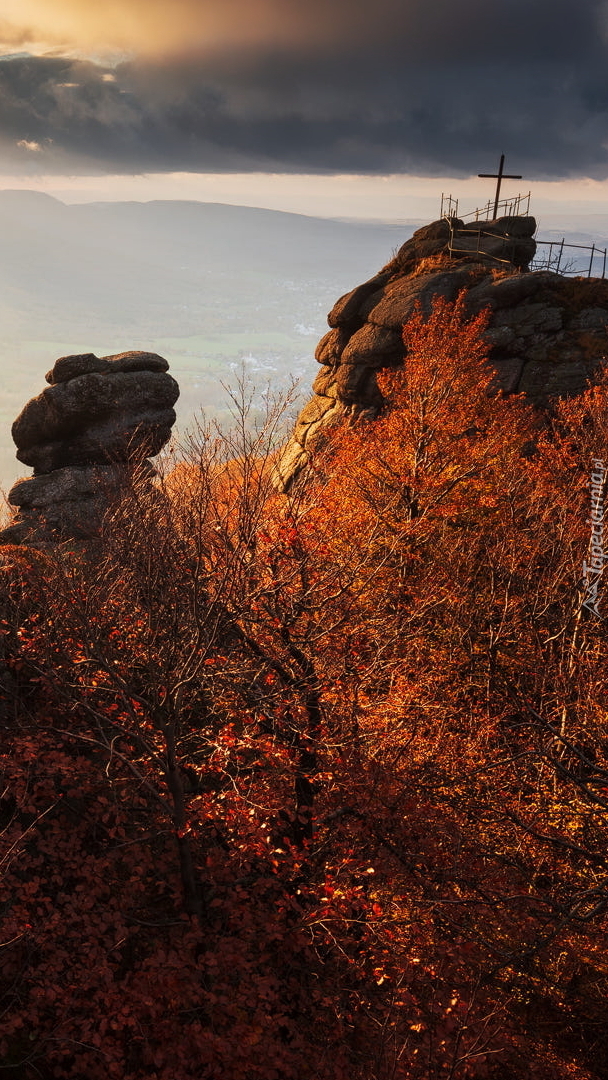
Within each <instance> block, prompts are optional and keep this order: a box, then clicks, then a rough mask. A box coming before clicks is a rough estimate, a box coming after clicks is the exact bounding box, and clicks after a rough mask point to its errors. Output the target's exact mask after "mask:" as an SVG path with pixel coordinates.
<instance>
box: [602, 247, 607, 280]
mask: <svg viewBox="0 0 608 1080" xmlns="http://www.w3.org/2000/svg"><path fill="white" fill-rule="evenodd" d="M605 276H606V248H604V261H603V263H602V281H603V280H604V278H605Z"/></svg>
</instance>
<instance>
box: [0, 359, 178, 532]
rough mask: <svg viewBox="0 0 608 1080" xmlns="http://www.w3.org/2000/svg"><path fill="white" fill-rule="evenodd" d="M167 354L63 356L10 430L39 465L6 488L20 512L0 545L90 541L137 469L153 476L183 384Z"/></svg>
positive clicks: (28, 459)
mask: <svg viewBox="0 0 608 1080" xmlns="http://www.w3.org/2000/svg"><path fill="white" fill-rule="evenodd" d="M168 367H169V365H168V363H167V361H166V360H164V359H163V357H162V356H158V355H157V354H156V353H149V352H124V353H119V354H117V355H114V356H104V357H98V356H95V355H94V354H93V353H85V354H82V355H77V356H63V357H61V358H60V359H59V360H57V362H56V363H55V365H54V367H53V368H52V370H51V371H49V373H48V374H47V376H46V381H47V382H48V383H50V386H48V387H47V389H46V390H44V391H43V392H42V393H41V394H39V395H38V397H35V398H33V399H32V400H31V401H29V402H28V404H27V405H26V406H25V408H24V409H23V410H22V412H21V413H20V415H19V416H18V417H17V419H16V420H15V423H14V424H13V428H12V434H13V439H14V442H15V443H16V446H17V458H18V460H19V461H22V462H23V463H24V464H25V465H29V466H31V467H32V468H33V469H34V474H33V476H31V477H28V478H27V479H24V480H20V481H18V482H17V483H16V484H15V485H14V487H13V488H12V489H11V491H10V492H9V496H8V499H9V503H11V505H13V506H15V507H18V513H17V514H16V517H15V519H14V521H13V522H12V524H11V525H10V526H9V528H7V529H5V530H4V531H3V532H2V533H0V543H4V544H8V543H11V544H19V543H24V542H32V543H36V542H40V541H56V540H62V539H90V538H93V537H95V536H96V535H98V534H99V531H100V529H101V525H102V522H103V518H104V515H105V514H106V513H107V510H108V508H109V507H110V506H111V505H112V502H113V501H114V500H115V498H116V496H117V494H119V492H120V490H121V488H122V487H123V486H124V485H125V483H127V482H128V480H129V479H130V477H131V475H132V473H133V470H134V469H135V468H137V470H138V475H139V476H142V475H143V476H146V475H147V476H148V477H150V478H151V477H153V476H154V475H155V470H154V468H153V466H152V465H151V463H150V462H149V461H147V458H148V457H150V456H153V455H155V454H158V452H159V451H160V450H161V449H162V447H163V446H164V445H165V443H166V442H167V441H168V440H169V438H170V435H171V428H172V426H173V424H174V423H175V411H174V409H173V406H174V404H175V402H176V401H177V398H178V396H179V387H178V385H177V383H176V381H175V379H173V378H172V377H171V375H168V374H167V369H168Z"/></svg>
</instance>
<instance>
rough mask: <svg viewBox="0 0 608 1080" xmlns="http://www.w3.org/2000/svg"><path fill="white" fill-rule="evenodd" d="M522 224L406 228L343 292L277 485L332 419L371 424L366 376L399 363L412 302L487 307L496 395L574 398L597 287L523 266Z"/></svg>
mask: <svg viewBox="0 0 608 1080" xmlns="http://www.w3.org/2000/svg"><path fill="white" fill-rule="evenodd" d="M535 229H536V222H535V220H534V218H532V217H508V218H500V219H498V220H497V221H491V222H474V223H473V224H472V225H470V226H464V225H463V223H462V222H461V221H457V220H456V219H454V218H452V219H449V220H448V219H446V218H443V219H441V220H439V221H435V222H433V223H432V224H431V225H427V226H425V227H424V228H422V229H419V230H418V231H417V232H415V233H414V235H413V236H412V238H411V239H410V240H408V241H407V242H406V243H405V244H404V245H403V246H402V247H401V248H400V250H399V251H398V252H397V254H396V255H395V257H394V258H393V259H392V260H391V261H390V262H389V263H388V264H387V265H386V266H385V267H384V268H383V269H382V270H380V272H379V273H378V274H376V275H375V277H373V278H371V279H370V280H369V281H366V282H364V284H362V285H358V286H357V287H356V288H355V289H353V290H352V292H349V293H347V294H346V295H345V296H342V297H341V298H340V299H339V300H338V301H337V303H336V304H335V305H334V307H333V308H332V310H331V312H330V313H329V316H328V323H329V327H330V329H329V331H328V333H327V334H325V336H324V337H323V338H322V339H321V341H320V342H319V345H318V346H317V350H316V353H315V357H316V359H317V361H318V362H319V364H320V365H321V369H320V371H319V374H318V375H317V377H316V379H315V380H314V383H313V387H312V389H313V396H312V398H311V399H310V400H309V401H308V403H307V404H306V405H305V406H304V408H303V409H302V411H301V413H300V415H299V417H298V419H297V421H296V424H295V428H294V431H293V433H292V437H291V439H290V440H289V442H288V444H287V446H286V447H285V450H284V452H283V454H282V456H281V458H280V459H279V462H278V464H277V469H276V479H277V485H278V486H279V487H280V488H281V489H283V490H285V491H286V490H288V489H289V487H290V485H291V484H292V481H293V480H294V478H295V477H296V476H297V475H298V473H299V472H300V471H301V470H302V469H303V468H304V467H305V466H306V463H307V461H308V459H309V455H310V452H311V450H313V449H314V448H315V445H318V444H319V440H320V438H321V437H322V436H323V433H324V432H326V431H327V430H328V428H329V427H330V426H331V425H332V424H334V423H335V422H336V421H338V420H339V419H340V418H341V417H344V416H347V417H351V419H353V420H354V419H363V420H365V419H373V418H374V417H375V416H377V415H378V413H379V411H380V410H381V408H382V405H383V398H382V394H381V392H380V389H379V387H378V383H377V379H376V375H377V372H378V370H379V369H381V368H384V367H399V366H401V365H402V364H403V358H404V345H403V341H402V330H403V326H404V324H405V323H406V322H407V321H408V320H409V319H410V318H411V316H412V314H413V313H414V310H415V309H416V307H417V306H419V307H420V308H421V310H422V312H423V313H424V314H427V315H428V314H429V313H430V311H431V309H432V304H433V301H434V299H435V298H436V297H445V298H446V299H448V300H454V299H455V298H456V296H457V295H458V294H459V293H460V292H461V290H463V289H464V290H466V291H467V307H468V310H469V312H470V313H471V314H472V315H473V314H476V313H477V312H479V311H481V310H482V309H484V308H489V310H490V325H489V329H488V331H487V334H486V337H487V342H488V355H489V360H490V363H491V365H492V367H493V369H494V371H495V372H496V381H495V385H496V389H497V391H499V390H502V392H503V393H505V394H510V393H525V394H526V395H527V396H528V397H529V399H530V400H531V401H532V402H533V403H534V404H536V405H538V406H539V407H546V406H547V405H548V404H549V402H550V399H551V398H552V397H555V396H568V395H572V394H577V393H580V392H581V391H582V390H583V389H584V387H585V385H586V383H587V380H588V378H589V376H590V375H591V374H592V372H593V371H594V370H595V369H596V368H597V367H598V366H600V365H601V364H603V363H604V362H605V360H606V356H607V354H608V338H607V327H608V281H605V280H603V279H602V280H599V279H591V278H568V277H564V276H562V275H560V274H555V273H552V272H549V271H547V270H538V271H530V270H529V269H528V267H529V263H530V261H531V260H532V258H533V256H534V253H535V250H536V244H535V242H534V239H533V234H534V232H535Z"/></svg>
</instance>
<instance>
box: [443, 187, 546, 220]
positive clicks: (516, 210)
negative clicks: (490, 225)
mask: <svg viewBox="0 0 608 1080" xmlns="http://www.w3.org/2000/svg"><path fill="white" fill-rule="evenodd" d="M531 196H532V193H531V192H530V191H529V192H528V193H527V195H521V194H520V195H514V196H513V198H511V199H501V200H500V202H499V203H498V210H499V211H502V214H501V216H502V217H527V216H528V214H529V213H530V199H531ZM440 216H441V217H445V218H452V217H459V218H460V220H461V221H467V219H469V220H475V221H492V220H493V217H494V202H493V200H492V199H489V200H488V202H487V203H486V205H485V206H479V207H477V209H476V210H471V211H470V212H469V213H468V214H460V215H459V214H458V199H455V198H454V197H453V196H452V195H445V194H444V193H443V192H442V193H441V211H440Z"/></svg>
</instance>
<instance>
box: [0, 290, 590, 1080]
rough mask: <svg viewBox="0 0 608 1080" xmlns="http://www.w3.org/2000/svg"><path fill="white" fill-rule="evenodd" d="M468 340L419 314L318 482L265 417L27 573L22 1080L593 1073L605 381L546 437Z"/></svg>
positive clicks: (12, 866) (8, 987)
mask: <svg viewBox="0 0 608 1080" xmlns="http://www.w3.org/2000/svg"><path fill="white" fill-rule="evenodd" d="M484 326H485V321H484V317H483V316H480V317H478V318H476V319H472V320H469V319H467V318H466V315H465V311H464V301H463V299H462V298H460V299H459V300H458V301H457V303H456V304H455V305H449V304H445V303H439V304H438V305H436V307H435V310H434V312H433V313H432V315H431V317H430V318H429V319H428V320H426V321H425V320H424V319H423V318H422V317H421V316H420V315H418V316H416V317H415V318H414V319H413V320H412V322H411V323H410V324H409V325H408V327H406V330H405V342H406V347H407V356H406V361H405V366H404V369H403V372H386V373H384V374H383V375H382V376H381V383H382V387H383V391H384V393H385V395H386V397H387V407H386V409H385V411H384V413H383V415H382V416H380V417H379V418H378V419H377V420H376V421H374V422H372V423H368V424H367V425H361V426H355V427H346V426H345V427H343V428H341V429H336V430H335V433H334V436H333V439H332V445H331V446H330V448H329V450H328V452H327V454H326V455H325V456H324V457H323V458H319V460H317V461H316V462H315V463H314V466H315V471H314V473H313V476H312V479H311V481H310V483H309V485H308V486H307V487H306V489H305V490H304V491H302V492H300V494H299V495H298V496H297V497H296V496H293V497H292V498H291V499H290V500H282V499H279V498H278V497H277V496H276V494H274V492H273V490H272V485H271V479H270V477H271V465H272V460H273V453H274V445H275V442H274V433H275V431H276V424H275V420H276V418H275V419H273V422H272V438H271V439H269V440H268V441H267V442H264V439H263V438H262V436H261V434H260V432H258V433H257V434H256V435H255V437H252V438H250V439H249V441H247V440H245V442H244V443H243V442H241V444H240V445H239V444H238V442H236V443H235V441H234V438H233V437H232V436H231V437H230V439H227V440H226V442H225V443H223V444H222V443H221V441H220V442H219V443H218V442H212V441H210V440H207V441H203V443H201V444H199V445H198V446H197V447H195V449H194V451H193V453H192V456H191V458H190V461H189V463H188V465H187V467H184V468H182V469H181V470H180V471H178V472H177V473H174V474H173V478H172V479H171V480H170V482H169V483H168V484H167V485H166V490H165V494H166V496H167V497H166V498H161V497H160V496H159V497H158V498H156V499H154V500H152V501H147V500H146V498H145V497H144V496H143V494H142V493H138V491H137V490H134V491H133V492H132V493H131V494H130V495H129V496H128V497H126V499H125V503H124V505H123V506H122V508H121V509H120V510H119V511H118V512H117V513H116V515H115V518H114V520H113V522H112V523H110V524H109V526H108V531H107V535H106V537H105V539H104V544H103V547H102V548H100V550H99V551H98V552H97V553H95V556H94V557H90V556H86V555H83V554H82V553H81V554H79V553H78V552H74V551H71V550H69V549H68V548H67V547H66V548H64V549H58V550H57V551H56V552H54V553H53V554H52V555H51V554H49V553H47V554H46V555H45V556H44V557H43V558H41V559H36V558H32V559H30V560H27V559H26V560H23V559H21V558H19V559H18V560H17V559H14V558H13V553H9V555H10V557H9V558H8V559H6V560H5V570H4V583H5V589H4V593H3V599H2V605H3V606H2V611H1V612H0V618H1V620H2V627H3V630H4V642H5V645H4V669H3V674H2V681H1V682H0V690H1V704H2V709H3V711H2V713H1V715H0V724H1V725H2V750H1V752H0V765H1V768H2V777H3V779H2V785H1V790H2V792H3V794H2V796H1V798H0V815H1V816H0V830H2V831H1V839H2V844H3V848H2V852H3V853H2V854H0V859H1V860H2V861H1V862H0V872H1V873H2V885H3V891H4V894H5V896H6V897H7V900H6V903H5V904H4V906H3V907H2V908H1V909H0V912H1V914H0V946H1V948H0V1006H1V1009H2V1025H1V1028H0V1064H1V1065H2V1067H3V1068H4V1069H5V1070H6V1072H7V1075H14V1076H18V1077H19V1078H20V1080H21V1078H22V1080H35V1078H36V1077H43V1078H45V1080H46V1078H47V1077H48V1078H55V1077H57V1078H70V1080H71V1078H73V1080H82V1077H85V1076H86V1077H87V1080H89V1078H90V1080H96V1078H97V1077H99V1078H101V1077H104V1078H105V1077H107V1076H116V1077H120V1078H121V1080H144V1078H145V1080H147V1078H149V1077H157V1078H158V1080H190V1078H192V1080H194V1078H196V1080H205V1078H207V1077H208V1078H210V1080H211V1078H213V1080H215V1078H216V1077H221V1076H226V1077H230V1080H240V1078H241V1077H243V1078H244V1077H248V1078H249V1077H253V1078H255V1077H257V1078H259V1080H292V1078H293V1080H295V1078H296V1077H297V1078H298V1080H302V1078H306V1080H308V1078H310V1080H340V1078H342V1077H343V1078H345V1080H346V1078H348V1080H437V1078H439V1077H451V1078H452V1080H484V1078H486V1080H515V1078H516V1077H517V1080H520V1078H523V1077H526V1080H540V1078H546V1077H551V1078H555V1080H568V1078H577V1080H604V1078H605V1077H606V1076H607V1075H608V1074H607V1070H606V1065H605V1062H606V1061H607V1060H608V1041H607V1040H606V1034H605V1032H606V1021H607V1020H608V1016H607V1014H606V997H607V995H606V990H607V988H608V965H607V963H606V955H608V948H607V946H608V918H607V913H608V860H607V858H606V850H607V847H608V843H607V841H608V836H607V834H606V824H605V819H606V810H608V752H607V750H608V730H607V721H608V712H607V710H606V690H607V685H606V683H607V677H606V665H605V639H604V634H603V625H602V623H601V622H600V620H598V619H595V618H593V617H590V616H589V617H588V616H586V615H584V614H583V613H582V611H581V588H580V586H581V566H582V560H583V558H584V557H585V554H586V551H587V545H588V541H589V531H588V530H589V526H588V524H587V517H588V499H589V491H588V488H587V486H586V485H587V481H588V473H589V466H590V461H591V459H592V458H597V457H602V454H604V455H605V456H606V457H608V451H607V450H606V447H607V446H608V391H607V387H606V383H605V382H602V383H600V384H599V385H597V386H596V387H594V388H592V389H590V390H589V391H588V393H587V394H586V395H583V397H582V398H580V399H577V400H573V401H569V402H564V403H562V404H559V405H556V406H555V410H554V413H553V415H552V416H551V417H550V418H547V420H546V422H545V424H544V426H541V425H540V424H539V422H538V419H537V418H536V417H535V416H534V415H533V414H532V413H531V412H530V410H529V409H527V407H526V406H525V405H524V403H523V402H522V401H520V400H519V399H508V400H505V399H503V398H502V397H501V396H499V395H496V394H493V392H492V388H491V378H492V376H491V373H490V372H489V370H488V368H487V365H486V353H485V346H484V343H483V330H484ZM244 430H245V429H244V427H243V431H244ZM231 459H235V460H238V466H230V465H229V464H228V462H229V461H230V460H231Z"/></svg>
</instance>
